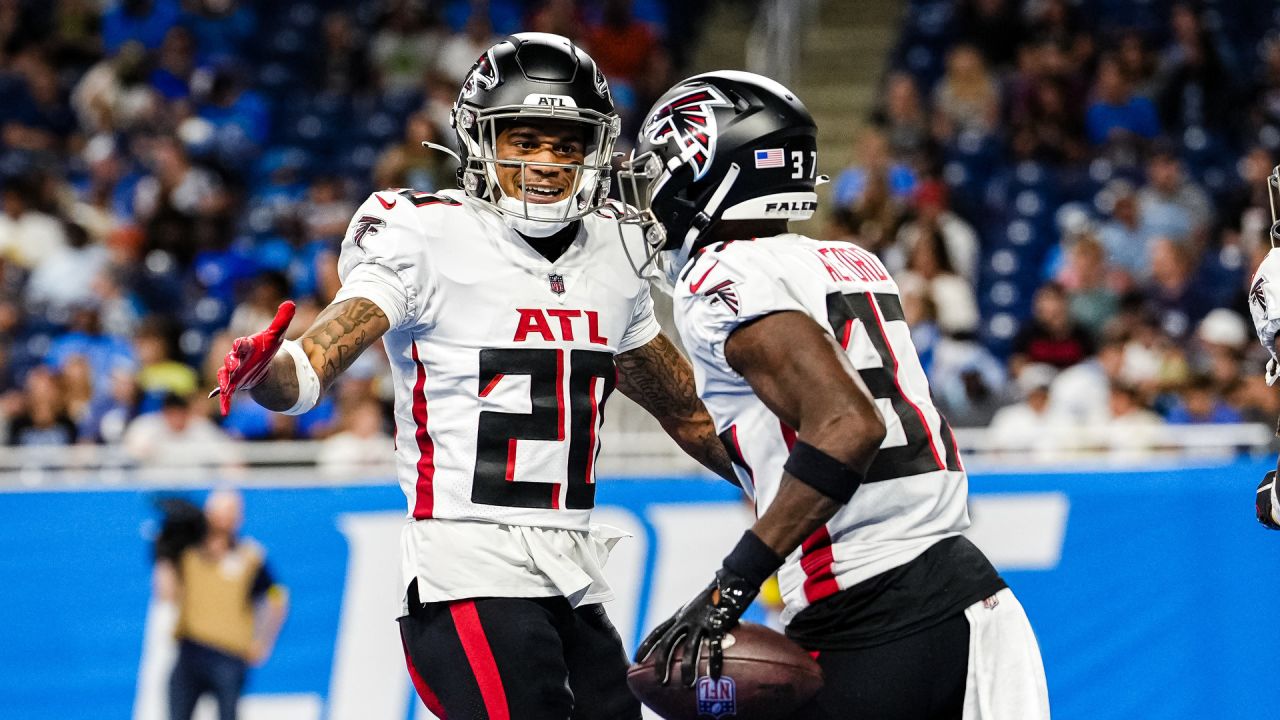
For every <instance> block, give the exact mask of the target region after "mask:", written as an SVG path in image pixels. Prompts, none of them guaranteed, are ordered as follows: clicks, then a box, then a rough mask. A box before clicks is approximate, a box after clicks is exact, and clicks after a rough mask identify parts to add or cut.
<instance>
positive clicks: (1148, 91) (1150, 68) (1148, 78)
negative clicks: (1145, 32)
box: [1115, 30, 1156, 107]
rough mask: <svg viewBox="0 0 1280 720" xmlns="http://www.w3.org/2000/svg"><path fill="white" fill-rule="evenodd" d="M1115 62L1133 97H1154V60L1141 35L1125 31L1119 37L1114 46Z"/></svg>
mask: <svg viewBox="0 0 1280 720" xmlns="http://www.w3.org/2000/svg"><path fill="white" fill-rule="evenodd" d="M1115 61H1116V64H1117V65H1118V66H1119V67H1120V72H1121V73H1123V74H1124V78H1125V80H1128V81H1129V86H1130V87H1131V88H1133V92H1134V94H1135V95H1138V96H1140V97H1144V98H1151V97H1152V96H1154V95H1155V85H1154V80H1155V74H1156V63H1155V58H1154V57H1153V56H1152V54H1151V52H1150V51H1149V50H1148V49H1147V43H1146V41H1145V40H1144V39H1143V37H1142V33H1140V32H1138V31H1136V30H1127V31H1125V32H1123V33H1122V34H1121V35H1120V40H1119V42H1118V43H1117V44H1116V52H1115ZM1153 107H1154V106H1153Z"/></svg>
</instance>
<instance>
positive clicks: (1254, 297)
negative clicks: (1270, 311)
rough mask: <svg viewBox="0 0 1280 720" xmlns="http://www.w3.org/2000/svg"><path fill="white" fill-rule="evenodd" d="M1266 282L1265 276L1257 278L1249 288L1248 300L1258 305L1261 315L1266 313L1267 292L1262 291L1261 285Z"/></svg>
mask: <svg viewBox="0 0 1280 720" xmlns="http://www.w3.org/2000/svg"><path fill="white" fill-rule="evenodd" d="M1266 284H1267V279H1266V278H1265V277H1260V278H1258V279H1257V280H1256V281H1255V282H1254V283H1253V287H1252V288H1250V289H1249V302H1251V303H1253V304H1255V305H1257V306H1258V309H1259V310H1261V311H1262V314H1263V315H1266V314H1267V294H1266V293H1264V292H1263V291H1262V286H1263V285H1266Z"/></svg>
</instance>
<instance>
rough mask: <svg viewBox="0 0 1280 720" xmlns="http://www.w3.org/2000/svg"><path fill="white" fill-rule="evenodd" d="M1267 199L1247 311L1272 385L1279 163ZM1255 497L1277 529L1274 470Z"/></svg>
mask: <svg viewBox="0 0 1280 720" xmlns="http://www.w3.org/2000/svg"><path fill="white" fill-rule="evenodd" d="M1267 200H1269V201H1270V204H1271V232H1270V239H1271V250H1270V252H1268V253H1267V256H1266V257H1265V258H1263V260H1262V264H1261V265H1259V266H1258V269H1257V271H1256V272H1254V274H1253V282H1252V284H1250V285H1249V314H1250V315H1252V316H1253V327H1254V330H1255V331H1257V333H1258V341H1259V342H1261V343H1262V347H1264V348H1266V349H1267V352H1269V353H1271V359H1270V360H1268V361H1267V372H1266V378H1267V385H1275V384H1276V380H1277V379H1278V378H1280V360H1278V359H1277V355H1276V353H1277V343H1280V337H1278V336H1280V249H1277V248H1276V243H1277V242H1280V167H1276V168H1275V169H1273V170H1272V171H1271V175H1270V177H1268V178H1267ZM1276 433H1277V434H1280V421H1277V427H1276ZM1277 468H1280V460H1277ZM1255 497H1256V499H1255V500H1254V506H1253V507H1254V512H1255V513H1256V514H1257V517H1258V522H1260V523H1262V525H1263V526H1264V527H1266V528H1268V529H1270V530H1280V487H1277V486H1276V470H1271V471H1269V472H1268V473H1267V474H1266V475H1264V476H1263V478H1262V482H1260V483H1258V494H1257V495H1256V496H1255Z"/></svg>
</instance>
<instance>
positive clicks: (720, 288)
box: [702, 280, 738, 315]
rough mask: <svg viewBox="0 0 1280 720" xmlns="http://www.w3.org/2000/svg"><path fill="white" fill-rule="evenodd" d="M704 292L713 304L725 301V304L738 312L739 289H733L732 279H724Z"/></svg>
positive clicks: (735, 313) (734, 311)
mask: <svg viewBox="0 0 1280 720" xmlns="http://www.w3.org/2000/svg"><path fill="white" fill-rule="evenodd" d="M702 294H703V295H704V296H706V297H709V298H711V304H712V305H714V304H716V303H717V302H723V303H724V306H725V307H727V308H729V309H730V310H732V311H733V314H734V315H737V314H738V291H736V290H734V289H733V281H732V280H724V281H722V282H721V283H720V284H718V285H715V286H713V287H711V289H709V290H707V291H706V292H704V293H702Z"/></svg>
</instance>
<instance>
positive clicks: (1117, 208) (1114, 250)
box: [1098, 180, 1152, 288]
mask: <svg viewBox="0 0 1280 720" xmlns="http://www.w3.org/2000/svg"><path fill="white" fill-rule="evenodd" d="M1105 194H1106V195H1107V196H1108V197H1109V198H1110V199H1111V202H1112V206H1111V217H1110V218H1108V219H1107V220H1106V221H1105V222H1103V223H1102V226H1101V227H1099V228H1098V240H1099V241H1100V242H1101V243H1102V247H1103V248H1104V249H1105V251H1106V262H1107V264H1108V265H1110V266H1111V267H1112V268H1114V269H1116V270H1119V271H1121V272H1123V273H1124V275H1125V278H1124V282H1123V286H1124V287H1126V288H1128V287H1133V286H1134V285H1140V284H1143V283H1145V282H1146V281H1147V279H1148V278H1149V277H1150V276H1151V265H1150V262H1151V261H1150V257H1151V241H1152V237H1151V236H1150V235H1149V234H1148V232H1147V229H1146V228H1145V227H1144V226H1143V225H1142V218H1141V215H1140V214H1139V212H1138V192H1137V190H1136V189H1135V188H1134V187H1133V185H1132V184H1131V183H1130V182H1128V181H1127V180H1113V181H1111V183H1110V184H1108V185H1107V187H1106V190H1105Z"/></svg>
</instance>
